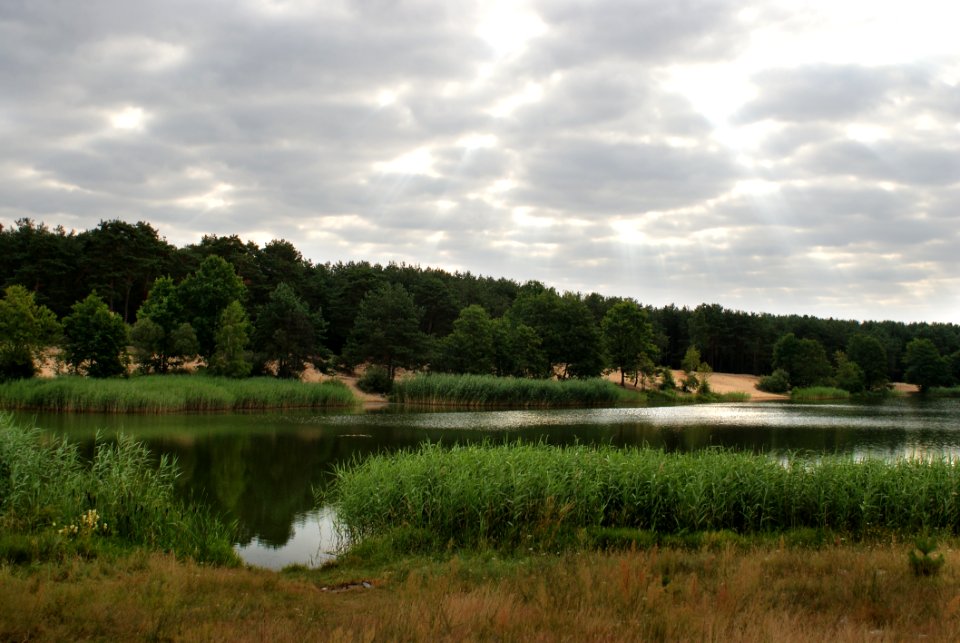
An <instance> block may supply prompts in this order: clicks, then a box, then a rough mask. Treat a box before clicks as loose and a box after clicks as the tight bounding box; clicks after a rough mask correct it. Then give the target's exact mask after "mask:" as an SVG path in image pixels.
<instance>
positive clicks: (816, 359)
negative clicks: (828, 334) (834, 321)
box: [773, 333, 833, 387]
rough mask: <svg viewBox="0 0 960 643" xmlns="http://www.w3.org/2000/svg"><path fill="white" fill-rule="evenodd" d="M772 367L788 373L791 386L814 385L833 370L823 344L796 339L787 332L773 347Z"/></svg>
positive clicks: (824, 380) (827, 376) (819, 382)
mask: <svg viewBox="0 0 960 643" xmlns="http://www.w3.org/2000/svg"><path fill="white" fill-rule="evenodd" d="M773 368H774V370H776V369H783V370H784V371H786V372H787V373H788V374H789V375H790V386H791V387H806V386H816V385H818V384H821V383H823V382H826V381H827V380H828V379H829V378H830V375H831V374H832V372H833V369H832V368H831V366H830V361H829V360H828V359H827V354H826V352H825V351H824V348H823V344H821V343H820V342H818V341H817V340H815V339H797V337H796V336H795V335H794V334H793V333H787V334H786V335H784V336H782V337H781V338H780V339H778V340H777V343H776V344H774V347H773Z"/></svg>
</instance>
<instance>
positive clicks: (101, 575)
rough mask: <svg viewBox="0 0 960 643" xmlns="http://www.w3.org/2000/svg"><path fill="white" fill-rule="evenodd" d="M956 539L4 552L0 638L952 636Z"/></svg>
mask: <svg viewBox="0 0 960 643" xmlns="http://www.w3.org/2000/svg"><path fill="white" fill-rule="evenodd" d="M955 546H956V542H955V541H951V543H950V548H946V549H945V560H946V563H945V566H944V569H943V571H942V572H941V574H940V575H939V576H937V577H934V578H927V577H916V576H914V575H913V573H912V572H911V571H910V569H909V567H908V565H907V550H908V546H907V545H905V544H902V543H900V542H896V541H887V542H883V543H874V544H858V545H849V544H845V543H840V544H834V543H831V544H827V545H824V546H823V547H821V548H807V547H795V546H785V547H784V546H780V545H778V544H776V543H775V542H774V543H768V544H757V545H751V546H734V545H723V546H712V547H711V546H704V547H700V548H696V549H687V548H671V547H665V548H660V547H654V548H650V549H644V550H626V551H620V552H580V553H565V554H548V555H530V556H526V557H522V556H521V557H510V556H504V557H499V556H497V555H495V554H493V553H490V552H487V553H463V554H460V555H457V554H447V555H438V556H420V557H418V556H410V555H406V556H404V555H402V554H397V555H396V556H394V557H392V558H391V560H390V561H389V562H385V561H379V562H378V561H376V560H372V561H371V560H369V559H367V560H363V559H361V558H359V557H355V556H354V557H351V556H347V557H345V558H344V559H342V561H341V562H340V563H339V564H338V565H336V566H334V567H331V568H327V569H322V570H317V571H307V570H289V571H286V572H283V573H280V574H277V573H273V572H268V571H263V570H254V569H229V568H218V567H205V566H200V565H198V564H196V563H193V562H189V561H186V562H184V561H178V560H177V559H175V558H174V557H173V556H171V555H163V554H148V553H138V554H134V555H130V556H126V557H123V558H119V559H108V558H98V559H95V560H84V559H80V558H74V559H69V560H65V561H63V562H60V563H56V564H42V565H34V566H27V567H23V566H10V565H2V566H0V639H2V640H44V641H53V640H82V639H97V640H142V639H149V640H172V641H209V640H218V641H220V640H230V641H263V640H271V641H273V640H275V641H303V640H323V641H395V640H405V641H460V640H466V641H475V640H503V641H528V640H537V641H598V640H602V641H657V640H707V641H827V640H830V641H863V640H871V641H896V640H907V639H909V640H917V639H923V640H930V641H953V640H957V639H958V637H960V552H957V551H956V550H955V549H953V547H955Z"/></svg>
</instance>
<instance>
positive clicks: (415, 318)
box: [344, 284, 426, 379]
mask: <svg viewBox="0 0 960 643" xmlns="http://www.w3.org/2000/svg"><path fill="white" fill-rule="evenodd" d="M425 344H426V337H425V336H424V334H423V333H422V332H421V331H420V310H419V309H418V308H417V306H416V305H415V304H414V302H413V297H411V296H410V293H408V292H407V290H406V289H405V288H404V287H403V286H401V285H399V284H396V285H395V284H386V285H383V286H380V287H379V288H377V289H376V290H373V291H371V292H369V293H368V294H367V295H366V296H365V297H364V298H363V301H361V302H360V307H359V309H358V310H357V316H356V319H355V321H354V324H353V330H352V331H351V333H350V337H349V339H348V340H347V345H346V348H345V349H344V356H345V359H346V360H347V362H348V363H350V364H359V363H361V362H364V361H369V362H371V363H373V364H377V365H379V366H383V367H384V368H386V369H387V373H388V374H389V375H390V379H393V378H394V377H395V375H396V369H397V368H398V367H400V368H412V367H413V366H415V365H417V364H419V363H420V362H421V361H422V352H423V350H424V346H425Z"/></svg>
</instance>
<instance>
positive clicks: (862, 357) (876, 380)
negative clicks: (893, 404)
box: [846, 333, 887, 390]
mask: <svg viewBox="0 0 960 643" xmlns="http://www.w3.org/2000/svg"><path fill="white" fill-rule="evenodd" d="M846 355H847V358H848V359H849V360H850V361H851V362H854V363H855V364H856V365H857V366H859V367H860V369H861V370H862V371H863V381H864V385H865V386H866V388H867V389H870V390H875V389H881V388H883V387H884V386H886V384H887V351H886V349H885V348H884V347H883V344H881V343H880V340H879V339H877V338H876V337H874V336H872V335H866V334H864V333H858V334H856V335H853V336H852V337H851V338H850V339H849V340H848V341H847V352H846Z"/></svg>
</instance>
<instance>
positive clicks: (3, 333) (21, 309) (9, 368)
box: [0, 286, 60, 380]
mask: <svg viewBox="0 0 960 643" xmlns="http://www.w3.org/2000/svg"><path fill="white" fill-rule="evenodd" d="M59 331H60V324H58V323H57V318H56V316H55V315H54V314H53V312H52V311H51V310H50V309H49V308H47V307H46V306H40V305H38V304H37V303H36V301H34V297H33V293H32V292H30V291H29V290H27V289H26V288H24V287H23V286H9V287H7V288H6V289H5V290H4V296H3V299H0V380H5V379H12V378H25V377H33V375H34V373H35V372H36V364H35V362H36V360H37V359H39V358H40V356H41V353H42V351H43V349H44V348H45V347H47V346H49V345H50V344H51V343H53V342H54V341H55V339H56V337H57V335H58V333H59Z"/></svg>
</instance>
